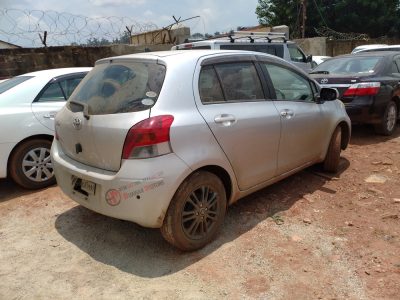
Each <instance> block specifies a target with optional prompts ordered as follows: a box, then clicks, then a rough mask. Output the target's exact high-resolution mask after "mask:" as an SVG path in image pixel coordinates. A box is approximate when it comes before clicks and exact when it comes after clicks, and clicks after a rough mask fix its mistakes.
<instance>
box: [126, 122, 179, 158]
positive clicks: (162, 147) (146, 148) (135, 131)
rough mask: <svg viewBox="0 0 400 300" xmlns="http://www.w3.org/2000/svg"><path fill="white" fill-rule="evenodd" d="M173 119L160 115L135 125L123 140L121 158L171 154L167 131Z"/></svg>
mask: <svg viewBox="0 0 400 300" xmlns="http://www.w3.org/2000/svg"><path fill="white" fill-rule="evenodd" d="M173 121H174V117H173V116H171V115H162V116H156V117H151V118H148V119H146V120H143V121H141V122H139V123H137V124H135V125H134V126H133V127H132V128H131V129H129V132H128V134H127V135H126V138H125V143H124V149H123V150H122V158H123V159H130V158H149V157H155V156H160V155H164V154H168V153H171V152H172V150H171V146H170V143H169V141H170V139H169V131H170V128H171V124H172V122H173Z"/></svg>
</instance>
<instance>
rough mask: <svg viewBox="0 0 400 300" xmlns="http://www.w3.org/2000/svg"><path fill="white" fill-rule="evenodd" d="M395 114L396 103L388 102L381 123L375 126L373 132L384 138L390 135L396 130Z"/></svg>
mask: <svg viewBox="0 0 400 300" xmlns="http://www.w3.org/2000/svg"><path fill="white" fill-rule="evenodd" d="M397 114H398V112H397V106H396V103H394V102H393V101H390V102H389V103H388V104H387V106H386V109H385V112H384V114H383V116H382V120H381V122H380V123H379V124H378V125H376V126H375V131H376V132H377V133H379V134H382V135H386V136H389V135H392V134H393V132H394V131H395V130H396V122H397Z"/></svg>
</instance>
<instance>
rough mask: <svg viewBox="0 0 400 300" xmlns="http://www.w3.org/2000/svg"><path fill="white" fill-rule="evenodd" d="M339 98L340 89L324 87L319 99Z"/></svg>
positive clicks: (330, 99)
mask: <svg viewBox="0 0 400 300" xmlns="http://www.w3.org/2000/svg"><path fill="white" fill-rule="evenodd" d="M336 99H339V91H338V90H337V89H332V88H322V89H321V91H320V92H319V100H320V102H323V101H333V100H336Z"/></svg>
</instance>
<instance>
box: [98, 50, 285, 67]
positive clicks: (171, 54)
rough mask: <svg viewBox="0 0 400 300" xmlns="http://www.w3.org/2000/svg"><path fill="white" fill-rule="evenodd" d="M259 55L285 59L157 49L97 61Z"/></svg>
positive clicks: (230, 51) (240, 52) (230, 53)
mask: <svg viewBox="0 0 400 300" xmlns="http://www.w3.org/2000/svg"><path fill="white" fill-rule="evenodd" d="M249 54H250V55H258V56H266V57H270V58H273V59H277V60H280V61H284V62H285V60H283V59H281V58H279V57H277V56H274V55H270V54H266V53H262V52H256V51H245V50H203V49H201V50H190V51H188V50H173V51H157V52H144V53H136V54H127V55H121V56H114V57H108V58H103V59H100V60H98V61H97V62H96V64H97V63H102V62H105V61H110V60H114V59H118V60H120V59H160V58H161V59H163V60H170V59H172V60H175V59H183V58H194V59H199V58H201V57H205V56H218V55H221V56H224V55H249Z"/></svg>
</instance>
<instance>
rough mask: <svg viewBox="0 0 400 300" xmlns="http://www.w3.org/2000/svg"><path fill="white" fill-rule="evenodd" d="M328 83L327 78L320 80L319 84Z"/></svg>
mask: <svg viewBox="0 0 400 300" xmlns="http://www.w3.org/2000/svg"><path fill="white" fill-rule="evenodd" d="M328 81H329V80H328V79H327V78H324V79H321V84H327V83H328Z"/></svg>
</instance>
